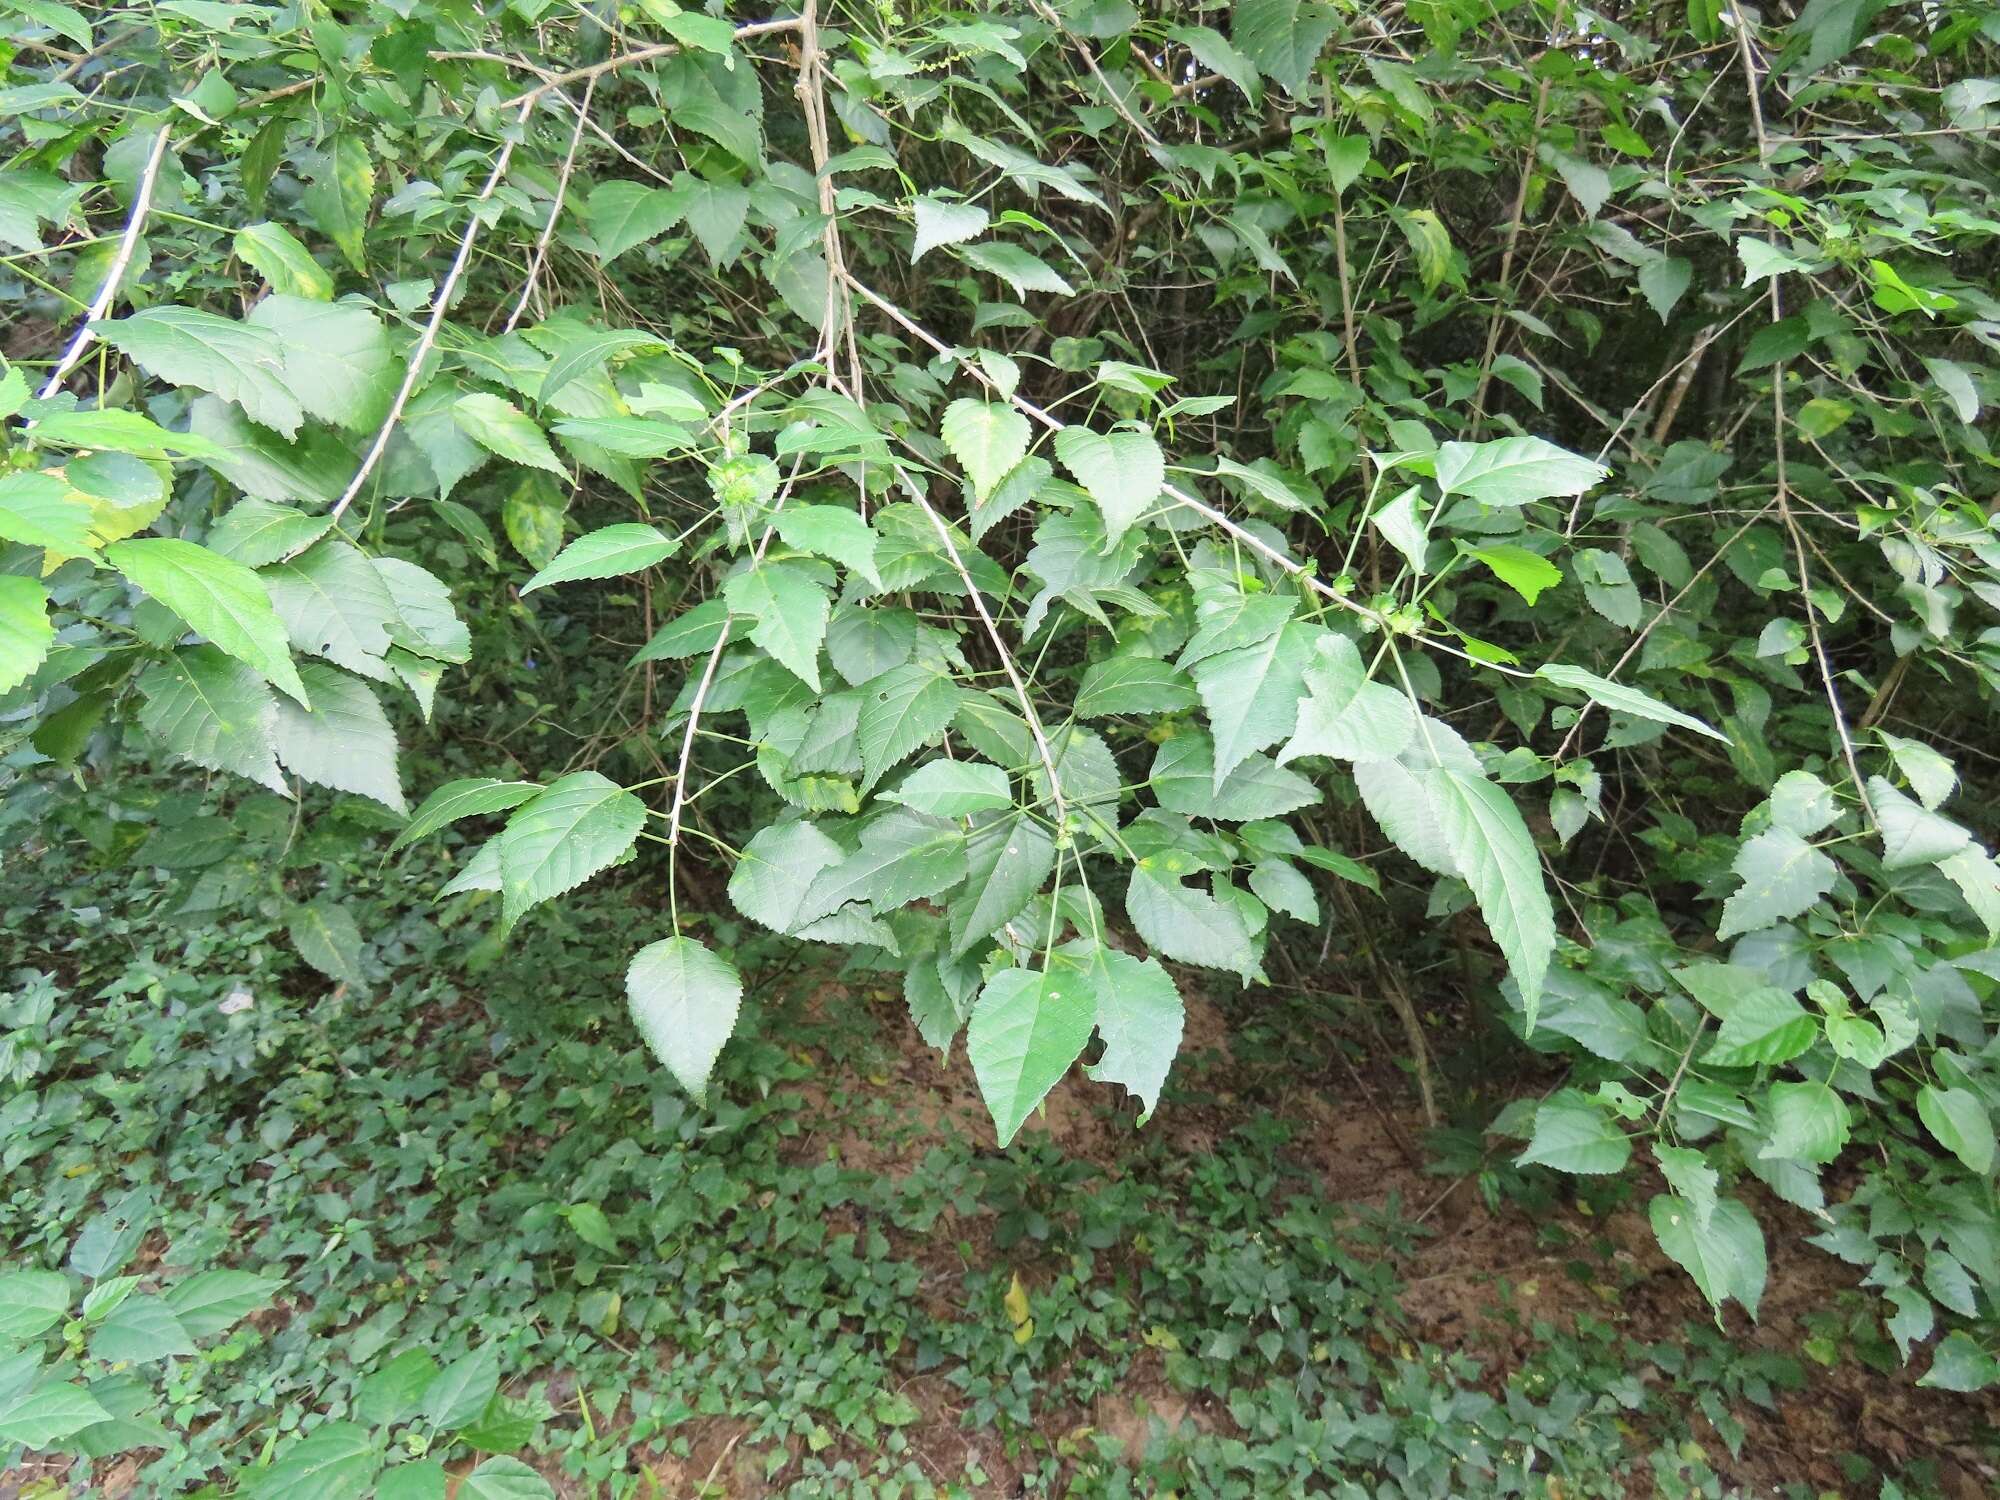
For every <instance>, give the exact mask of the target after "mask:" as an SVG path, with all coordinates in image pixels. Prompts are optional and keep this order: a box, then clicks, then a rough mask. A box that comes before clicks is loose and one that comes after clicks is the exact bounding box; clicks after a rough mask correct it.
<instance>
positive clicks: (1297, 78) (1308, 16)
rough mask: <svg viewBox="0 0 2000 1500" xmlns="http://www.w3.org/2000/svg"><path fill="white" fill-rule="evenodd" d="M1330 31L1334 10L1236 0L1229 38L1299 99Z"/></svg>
mask: <svg viewBox="0 0 2000 1500" xmlns="http://www.w3.org/2000/svg"><path fill="white" fill-rule="evenodd" d="M1333 26H1334V12H1333V10H1332V9H1331V8H1330V7H1328V6H1325V5H1317V4H1313V3H1311V0H1238V3H1237V4H1236V5H1234V6H1232V7H1231V8H1230V30H1229V39H1230V40H1231V41H1232V42H1234V43H1235V44H1236V50H1237V51H1239V52H1241V53H1242V54H1243V55H1244V56H1245V57H1247V58H1249V59H1250V61H1251V62H1253V63H1255V64H1256V65H1257V68H1258V70H1259V71H1260V72H1262V73H1264V74H1266V75H1267V76H1269V77H1271V78H1273V79H1275V80H1276V81H1277V82H1278V83H1280V84H1282V85H1283V86H1284V88H1285V91H1286V92H1287V93H1290V94H1296V95H1300V96H1303V95H1304V94H1305V92H1306V81H1307V80H1308V79H1309V78H1310V77H1311V76H1312V71H1313V66H1314V64H1315V63H1317V62H1318V60H1319V53H1320V49H1321V48H1322V47H1324V46H1325V45H1326V39H1327V38H1328V37H1329V36H1331V35H1332V34H1333Z"/></svg>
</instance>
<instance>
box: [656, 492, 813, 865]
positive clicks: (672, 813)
mask: <svg viewBox="0 0 2000 1500" xmlns="http://www.w3.org/2000/svg"><path fill="white" fill-rule="evenodd" d="M804 462H805V455H804V454H799V455H798V456H797V457H795V458H794V459H793V460H792V472H791V473H789V474H787V475H786V476H785V482H784V484H783V485H781V486H780V487H779V489H778V493H777V496H776V498H775V499H774V500H773V502H772V505H771V515H770V519H769V520H767V521H766V522H765V523H764V534H763V535H762V536H761V537H759V538H758V539H757V546H756V549H755V550H754V551H753V552H752V553H751V554H750V566H751V567H753V568H754V567H756V566H757V564H759V563H761V562H762V561H763V560H764V552H765V549H766V548H768V547H769V546H770V545H771V538H772V537H774V536H776V535H777V532H778V512H779V511H781V510H783V509H784V508H785V502H786V501H787V500H789V499H791V498H792V483H793V481H794V480H796V479H797V478H798V477H799V465H800V464H802V463H804ZM730 624H731V621H730V618H729V616H728V614H726V613H725V614H724V615H723V617H722V634H721V635H719V636H717V637H716V638H715V646H714V648H713V649H712V650H710V652H709V653H708V661H707V663H706V664H705V665H704V666H703V667H702V669H701V681H700V683H698V684H697V685H696V687H695V690H694V701H693V702H692V703H690V704H689V705H688V721H687V730H686V732H685V733H683V734H682V735H681V758H680V766H679V768H678V769H677V770H676V771H675V772H674V802H673V807H672V808H671V809H670V810H669V812H668V814H667V844H668V847H670V848H674V849H678V848H679V847H680V841H681V812H682V810H683V809H684V808H685V807H686V806H687V800H688V796H687V787H688V766H689V765H690V764H691V763H692V761H693V759H694V736H695V730H696V729H697V728H698V727H699V726H700V724H701V710H702V705H703V704H704V703H706V702H707V701H708V690H709V689H710V688H711V687H713V686H714V685H715V671H716V668H717V667H719V666H721V665H722V653H723V652H724V651H725V650H727V649H728V647H729V627H730ZM672 883H673V877H672V874H671V873H669V875H668V884H669V885H670V886H671V885H672Z"/></svg>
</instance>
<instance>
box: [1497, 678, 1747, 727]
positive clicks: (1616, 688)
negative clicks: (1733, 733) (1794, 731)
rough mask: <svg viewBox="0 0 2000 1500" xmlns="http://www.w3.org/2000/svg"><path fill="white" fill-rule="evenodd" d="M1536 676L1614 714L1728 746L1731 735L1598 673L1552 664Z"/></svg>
mask: <svg viewBox="0 0 2000 1500" xmlns="http://www.w3.org/2000/svg"><path fill="white" fill-rule="evenodd" d="M1535 675H1536V676H1537V677H1541V678H1544V679H1546V680H1547V681H1549V682H1553V683H1556V684H1557V685H1558V686H1561V687H1566V688H1574V689H1575V690H1576V691H1577V692H1579V693H1582V694H1583V695H1584V696H1585V697H1587V698H1590V699H1592V700H1593V701H1594V702H1597V703H1599V704H1602V705H1603V706H1604V707H1605V708H1608V709H1611V710H1612V711H1613V712H1615V713H1621V714H1630V715H1631V716H1632V717H1633V718H1635V719H1650V720H1652V721H1653V722H1655V723H1658V724H1672V725H1674V726H1676V727H1677V728H1680V729H1692V730H1693V731H1694V732H1695V733H1696V734H1704V735H1707V736H1708V737H1709V738H1710V739H1712V740H1720V741H1721V742H1722V743H1723V744H1725V745H1726V744H1728V743H1729V736H1728V735H1726V734H1721V733H1719V732H1717V731H1716V730H1714V729H1711V728H1710V727H1709V726H1708V725H1706V724H1704V723H1703V722H1702V721H1701V720H1700V719H1697V718H1695V717H1694V715H1692V714H1684V713H1682V712H1681V711H1680V710H1679V709H1677V708H1669V707H1668V706H1667V705H1666V704H1664V703H1662V702H1660V700H1659V699H1657V698H1654V697H1652V696H1650V695H1649V694H1646V693H1642V692H1640V691H1639V690H1638V689H1637V688H1633V687H1627V686H1625V684H1623V683H1622V682H1613V681H1611V680H1610V679H1609V678H1605V677H1599V676H1598V675H1597V674H1596V673H1595V672H1586V671H1585V670H1584V669H1583V668H1582V667H1566V666H1562V665H1559V664H1555V663H1551V664H1549V665H1547V666H1544V667H1542V668H1541V669H1540V670H1539V671H1537V672H1536V673H1535Z"/></svg>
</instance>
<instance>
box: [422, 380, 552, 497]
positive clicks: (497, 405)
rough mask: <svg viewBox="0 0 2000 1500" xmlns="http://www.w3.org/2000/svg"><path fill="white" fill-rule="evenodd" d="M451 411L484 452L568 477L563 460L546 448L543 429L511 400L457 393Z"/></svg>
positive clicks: (479, 393)
mask: <svg viewBox="0 0 2000 1500" xmlns="http://www.w3.org/2000/svg"><path fill="white" fill-rule="evenodd" d="M451 414H452V420H453V421H455V422H457V423H458V426H459V429H460V430H461V431H462V432H464V433H465V435H466V436H467V437H469V438H471V439H472V440H473V441H474V442H475V443H477V444H479V446H480V447H482V448H484V449H485V450H486V451H487V452H489V453H496V454H498V455H499V456H500V457H501V458H505V459H509V460H511V461H512V462H514V463H517V464H526V465H528V467H530V468H534V469H546V470H547V471H548V472H549V473H551V474H560V475H562V476H563V477H564V478H568V477H569V470H568V469H566V468H564V467H563V462H562V460H561V459H559V458H557V457H556V455H555V450H554V449H552V448H550V447H549V440H548V439H547V438H545V437H543V436H542V429H541V428H539V427H537V426H536V425H535V424H534V422H533V420H532V419H530V418H529V417H528V416H526V415H525V414H524V413H523V412H522V411H521V409H520V408H519V407H518V406H515V405H514V404H513V403H512V402H510V401H503V400H502V399H501V398H500V397H498V396H491V395H487V394H485V393H484V392H477V393H475V394H473V395H470V396H460V397H459V398H458V400H457V401H455V402H453V403H452V408H451Z"/></svg>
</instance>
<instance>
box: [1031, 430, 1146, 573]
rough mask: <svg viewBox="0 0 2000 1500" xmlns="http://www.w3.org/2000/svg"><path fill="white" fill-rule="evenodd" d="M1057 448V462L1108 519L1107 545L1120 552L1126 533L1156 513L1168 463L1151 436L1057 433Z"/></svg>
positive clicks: (1130, 433)
mask: <svg viewBox="0 0 2000 1500" xmlns="http://www.w3.org/2000/svg"><path fill="white" fill-rule="evenodd" d="M1055 446H1056V457H1057V458H1059V459H1061V460H1062V465H1063V467H1064V468H1066V469H1068V470H1069V471H1070V473H1071V474H1072V475H1073V476H1075V479H1076V482H1077V483H1078V484H1080V485H1082V486H1083V488H1084V491H1085V493H1087V494H1088V495H1089V496H1090V498H1091V499H1092V500H1093V501H1095V502H1096V504H1097V509H1098V511H1099V512H1100V513H1101V514H1102V515H1103V517H1104V533H1105V536H1106V538H1107V539H1108V540H1107V546H1111V547H1115V546H1116V545H1117V543H1118V539H1119V538H1120V537H1122V536H1123V535H1124V534H1125V532H1126V530H1127V529H1128V528H1130V527H1131V526H1132V525H1133V524H1134V523H1135V522H1137V521H1138V520H1139V519H1140V518H1141V517H1142V516H1144V515H1145V514H1146V512H1147V511H1149V510H1150V509H1152V507H1153V504H1154V502H1155V501H1157V500H1158V499H1159V498H1160V491H1161V489H1162V488H1164V487H1165V485H1166V482H1167V468H1166V460H1165V459H1164V458H1162V457H1161V455H1160V445H1159V444H1158V443H1156V442H1154V441H1153V437H1152V434H1151V433H1148V432H1134V431H1131V430H1130V429H1127V428H1121V429H1119V430H1117V431H1115V432H1108V433H1102V432H1092V431H1091V430H1090V429H1089V428H1087V427H1065V428H1063V429H1062V430H1061V431H1060V432H1058V433H1057V434H1056V440H1055Z"/></svg>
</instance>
